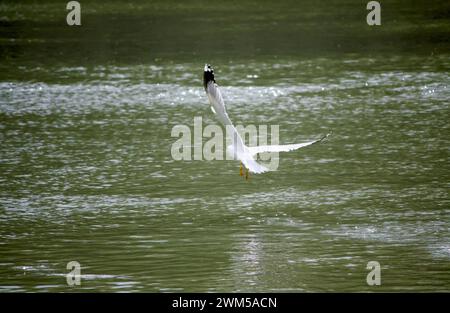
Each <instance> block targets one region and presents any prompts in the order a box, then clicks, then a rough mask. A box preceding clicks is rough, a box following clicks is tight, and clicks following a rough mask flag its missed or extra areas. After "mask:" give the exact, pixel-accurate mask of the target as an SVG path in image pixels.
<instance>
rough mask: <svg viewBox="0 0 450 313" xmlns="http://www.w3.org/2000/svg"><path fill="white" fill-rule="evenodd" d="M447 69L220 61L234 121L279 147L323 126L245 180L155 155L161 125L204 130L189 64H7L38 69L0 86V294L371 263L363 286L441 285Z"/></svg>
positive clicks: (208, 117)
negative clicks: (77, 268) (269, 134)
mask: <svg viewBox="0 0 450 313" xmlns="http://www.w3.org/2000/svg"><path fill="white" fill-rule="evenodd" d="M419 61H420V62H419ZM368 62H371V63H372V64H373V65H374V66H373V67H372V68H375V69H376V70H372V69H371V68H367V66H366V65H367V63H368ZM391 64H395V66H392V65H391ZM410 64H415V65H414V66H410ZM449 65H450V64H449V63H448V58H446V57H445V58H444V57H433V58H423V59H421V60H417V59H415V58H413V57H412V58H411V59H407V58H402V59H399V58H396V57H393V58H392V59H367V58H357V57H347V58H343V59H341V60H339V59H327V58H316V59H307V60H297V59H286V60H278V62H277V63H273V62H269V63H265V62H260V61H251V62H250V63H246V64H244V63H233V64H223V65H222V64H221V65H219V66H218V68H217V70H216V72H217V75H218V77H217V79H218V82H219V83H220V84H221V85H223V86H224V88H223V92H224V97H225V101H226V102H227V103H228V110H229V114H230V116H231V118H232V119H233V120H234V121H235V122H236V123H243V124H250V123H255V124H258V123H264V124H279V125H280V141H281V142H283V143H290V142H296V141H302V140H308V139H311V138H315V136H318V135H320V134H323V133H325V132H327V131H328V130H329V129H332V130H333V131H334V134H333V136H332V138H330V140H329V141H328V142H326V143H324V144H320V145H317V146H313V147H309V148H307V149H304V150H301V151H297V152H294V153H288V154H282V155H281V160H280V167H279V170H278V171H277V172H271V173H268V174H264V175H259V176H252V177H251V179H250V181H249V182H245V181H244V180H242V179H241V178H240V177H239V175H238V165H237V164H235V163H233V162H230V161H215V162H214V161H211V162H206V161H202V162H200V161H192V162H179V161H173V160H172V159H171V156H170V145H171V144H172V143H173V141H174V138H171V137H170V131H171V128H172V127H173V126H174V125H175V124H178V123H182V124H187V125H192V123H193V117H194V116H198V115H201V116H203V119H204V122H205V123H216V121H215V119H214V117H213V116H212V114H211V112H210V111H209V109H208V107H207V100H206V98H205V96H204V92H203V90H202V87H201V86H202V85H201V81H200V79H201V69H202V64H190V63H179V64H166V63H163V62H162V63H157V64H154V65H146V66H144V65H137V66H123V67H121V66H96V67H94V68H89V69H88V68H85V67H55V68H39V69H36V68H33V67H24V68H22V70H23V71H24V72H28V75H31V76H33V72H35V73H39V74H36V75H43V77H47V78H48V79H42V80H41V82H32V81H31V82H27V81H10V82H1V83H0V121H1V122H0V140H1V149H0V168H1V171H0V182H1V185H2V188H1V189H0V210H1V214H0V224H1V228H0V238H1V241H0V245H1V249H0V288H1V290H3V291H76V290H83V291H360V290H363V291H371V290H372V289H371V288H370V287H368V286H367V285H366V282H365V281H366V280H365V279H366V274H367V270H366V269H365V267H366V264H367V262H368V261H371V260H376V261H378V262H380V263H381V265H382V286H381V287H380V288H379V289H377V290H383V291H396V290H419V291H425V290H439V291H444V290H445V291H449V288H450V274H449V273H450V271H449V270H450V245H449V242H450V232H449V230H450V220H449V218H450V209H449V207H450V206H449V204H450V198H449V194H448V189H449V187H450V185H449V178H450V177H449V173H450V168H449V162H448V161H449V150H448V147H449V144H450V141H449V140H450V139H449V138H450V136H449V134H450V132H449V124H448V118H449V112H450V111H449V103H448V99H449V96H450V90H449V87H448V83H449V81H450V79H449V78H450V77H449V74H448V70H447V71H446V70H442V69H443V68H447V69H448V68H449ZM330 69H332V70H330ZM199 71H200V72H199ZM78 75H80V76H83V77H84V79H83V80H77V79H76V77H77V76H78ZM66 77H71V78H73V77H75V79H74V82H67V83H65V81H66V79H65V78H66ZM44 81H61V83H53V82H44ZM72 260H76V261H78V262H80V264H81V266H82V285H81V286H80V287H77V288H76V289H73V288H72V289H70V288H69V287H67V285H66V280H65V274H66V273H67V272H68V271H67V270H66V264H67V262H69V261H72Z"/></svg>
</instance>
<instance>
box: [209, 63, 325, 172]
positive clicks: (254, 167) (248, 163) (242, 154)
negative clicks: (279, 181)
mask: <svg viewBox="0 0 450 313" xmlns="http://www.w3.org/2000/svg"><path fill="white" fill-rule="evenodd" d="M203 87H204V88H205V91H206V95H207V96H208V99H209V103H210V105H211V110H212V112H213V113H214V114H215V115H216V116H217V118H218V119H219V121H220V122H221V123H222V124H223V125H224V126H225V127H228V128H229V129H231V134H232V136H233V144H232V145H230V146H228V147H227V152H228V153H229V154H230V155H233V156H234V158H235V159H238V160H239V161H241V166H240V170H239V174H240V175H241V176H244V167H245V179H248V177H249V172H250V173H255V174H261V173H264V172H267V171H269V169H267V168H266V167H265V166H263V165H261V164H259V163H258V162H256V160H255V156H256V155H257V154H258V153H263V152H287V151H292V150H297V149H300V148H303V147H306V146H310V145H312V144H315V143H318V142H321V141H322V140H324V139H325V138H327V137H328V136H329V135H330V134H331V133H328V134H327V135H325V136H323V137H322V138H320V139H318V140H314V141H308V142H304V143H296V144H288V145H270V146H256V147H248V146H246V145H245V144H244V141H243V140H242V137H241V136H240V135H239V133H238V131H237V130H236V128H235V127H234V125H233V123H232V122H231V120H230V117H229V116H228V113H227V111H226V108H225V102H224V101H223V98H222V94H221V93H220V89H219V86H218V85H217V84H216V81H215V79H214V69H213V68H212V67H211V66H210V65H209V64H205V68H204V70H203Z"/></svg>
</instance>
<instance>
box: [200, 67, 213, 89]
mask: <svg viewBox="0 0 450 313" xmlns="http://www.w3.org/2000/svg"><path fill="white" fill-rule="evenodd" d="M210 81H213V82H216V81H215V80H214V69H213V68H212V67H211V65H209V64H205V69H204V70H203V87H205V90H206V87H208V83H209V82H210Z"/></svg>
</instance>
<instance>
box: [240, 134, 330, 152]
mask: <svg viewBox="0 0 450 313" xmlns="http://www.w3.org/2000/svg"><path fill="white" fill-rule="evenodd" d="M330 135H331V133H328V134H326V135H325V136H323V137H322V138H320V139H317V140H314V141H308V142H303V143H294V144H290V145H271V146H256V147H248V150H249V151H250V154H251V155H252V156H254V155H256V154H258V153H263V152H287V151H292V150H297V149H300V148H303V147H306V146H310V145H312V144H315V143H318V142H321V141H322V140H324V139H325V138H327V137H328V136H330Z"/></svg>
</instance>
